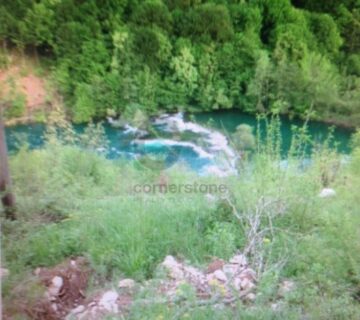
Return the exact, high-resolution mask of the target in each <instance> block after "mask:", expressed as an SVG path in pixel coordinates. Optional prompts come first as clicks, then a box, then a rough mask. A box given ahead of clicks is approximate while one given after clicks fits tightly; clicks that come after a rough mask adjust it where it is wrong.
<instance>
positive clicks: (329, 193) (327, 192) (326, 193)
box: [319, 188, 336, 198]
mask: <svg viewBox="0 0 360 320" xmlns="http://www.w3.org/2000/svg"><path fill="white" fill-rule="evenodd" d="M334 196H336V191H335V190H334V189H331V188H324V189H322V190H321V192H320V194H319V197H320V198H331V197H334Z"/></svg>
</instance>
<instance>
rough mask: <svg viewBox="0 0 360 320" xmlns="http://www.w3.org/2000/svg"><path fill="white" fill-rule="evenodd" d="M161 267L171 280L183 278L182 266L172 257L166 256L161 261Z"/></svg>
mask: <svg viewBox="0 0 360 320" xmlns="http://www.w3.org/2000/svg"><path fill="white" fill-rule="evenodd" d="M162 266H163V267H165V269H167V271H168V272H169V276H170V277H171V278H173V279H175V280H181V279H183V278H184V272H183V270H182V265H181V264H180V263H179V262H177V261H176V260H175V258H174V257H173V256H167V257H166V258H165V260H164V261H163V263H162Z"/></svg>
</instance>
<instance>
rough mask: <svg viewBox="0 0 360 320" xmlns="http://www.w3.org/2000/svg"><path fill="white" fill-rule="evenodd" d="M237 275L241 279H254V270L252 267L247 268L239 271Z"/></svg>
mask: <svg viewBox="0 0 360 320" xmlns="http://www.w3.org/2000/svg"><path fill="white" fill-rule="evenodd" d="M239 277H240V279H241V280H245V279H247V280H249V281H256V272H255V271H254V270H253V269H250V268H247V269H245V270H243V271H242V272H241V274H240V276H239Z"/></svg>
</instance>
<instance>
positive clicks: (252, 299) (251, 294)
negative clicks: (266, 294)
mask: <svg viewBox="0 0 360 320" xmlns="http://www.w3.org/2000/svg"><path fill="white" fill-rule="evenodd" d="M245 298H246V300H249V301H254V300H255V299H256V295H255V294H254V293H249V294H248V295H246V297H245Z"/></svg>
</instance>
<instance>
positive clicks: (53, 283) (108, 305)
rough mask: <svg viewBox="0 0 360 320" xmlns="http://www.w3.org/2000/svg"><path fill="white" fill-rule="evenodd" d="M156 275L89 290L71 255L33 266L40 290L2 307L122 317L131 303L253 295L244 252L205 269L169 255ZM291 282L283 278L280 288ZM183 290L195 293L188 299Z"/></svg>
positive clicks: (35, 313)
mask: <svg viewBox="0 0 360 320" xmlns="http://www.w3.org/2000/svg"><path fill="white" fill-rule="evenodd" d="M156 274H157V275H158V276H156V277H155V278H153V279H150V280H147V281H145V282H142V283H139V282H136V281H134V280H133V279H126V278H123V279H120V281H119V282H118V283H117V284H116V285H114V284H113V285H112V288H111V289H110V290H104V289H96V290H95V291H93V292H92V293H91V294H87V293H86V289H87V287H88V285H89V279H90V276H91V269H90V268H89V265H88V263H87V262H86V260H85V259H84V258H81V257H79V258H76V259H70V260H67V261H65V262H64V263H62V264H60V265H58V266H56V267H53V268H37V269H36V270H34V277H35V278H36V280H35V281H36V283H37V285H38V286H39V287H41V288H42V289H43V290H42V291H41V290H40V291H41V292H42V293H41V295H40V296H38V297H37V299H35V300H34V299H33V300H32V299H29V298H28V297H26V298H25V297H24V300H22V301H20V300H19V301H16V303H14V305H12V306H5V310H6V312H5V319H12V316H13V315H14V313H16V314H18V313H19V312H20V313H22V314H23V315H25V314H26V315H27V316H28V317H29V318H31V319H37V320H42V319H44V320H45V319H46V320H55V319H56V320H57V319H65V320H84V319H86V320H92V319H94V320H95V319H103V318H105V317H106V316H108V315H119V316H120V315H121V316H126V315H127V314H128V312H129V311H130V309H131V308H132V307H133V306H134V304H136V305H141V304H151V303H163V304H167V305H175V304H177V305H178V306H182V307H183V308H184V310H188V309H191V308H194V307H197V306H201V305H219V306H220V305H222V306H225V305H226V306H230V307H231V306H232V305H234V304H235V303H237V302H238V301H239V300H241V301H243V302H244V303H249V304H251V303H252V302H253V301H254V300H255V298H256V284H257V275H256V273H255V271H254V270H253V269H252V268H251V266H249V264H248V262H247V259H246V257H245V256H244V255H242V254H237V255H234V256H233V257H232V258H231V259H229V261H224V260H221V259H217V258H214V259H213V261H212V262H211V263H210V264H209V265H208V266H207V267H206V268H205V269H200V268H196V267H194V266H192V265H190V264H187V263H186V262H184V261H180V260H178V259H176V258H175V257H173V256H167V257H166V258H165V259H164V261H163V262H162V263H161V264H159V266H158V269H157V272H156ZM293 286H294V284H293V283H292V282H290V281H285V282H284V283H283V286H282V287H281V288H280V291H281V290H282V291H289V290H291V289H292V288H293ZM40 291H39V292H40ZM145 291H146V292H151V298H141V297H144V295H142V292H145ZM185 291H187V292H189V291H190V292H192V293H193V299H192V301H190V300H189V297H188V296H187V295H186V294H184V292H185ZM274 308H276V305H274ZM181 310H182V309H181V308H180V312H181ZM6 315H7V316H6Z"/></svg>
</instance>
